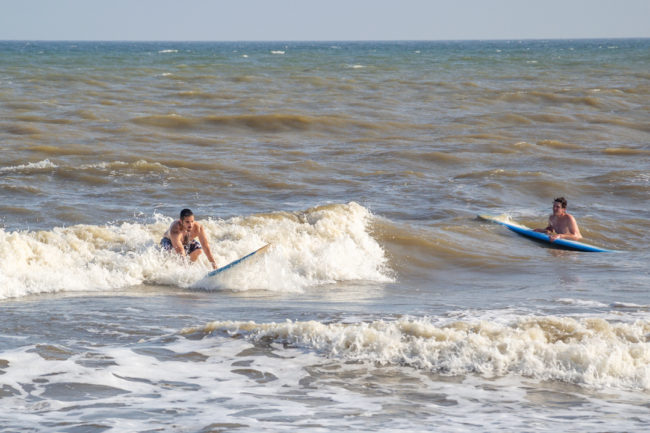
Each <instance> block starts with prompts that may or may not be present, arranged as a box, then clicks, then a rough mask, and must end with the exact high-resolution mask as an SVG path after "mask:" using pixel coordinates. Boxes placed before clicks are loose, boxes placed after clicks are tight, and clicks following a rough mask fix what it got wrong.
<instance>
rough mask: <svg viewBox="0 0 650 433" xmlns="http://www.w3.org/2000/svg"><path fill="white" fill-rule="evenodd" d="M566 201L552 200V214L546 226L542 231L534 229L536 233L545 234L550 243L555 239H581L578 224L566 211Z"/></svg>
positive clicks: (562, 199)
mask: <svg viewBox="0 0 650 433" xmlns="http://www.w3.org/2000/svg"><path fill="white" fill-rule="evenodd" d="M566 206H567V201H566V199H565V198H564V197H558V198H556V199H555V200H553V214H552V215H551V216H549V217H548V226H547V227H546V228H544V229H535V231H536V232H539V233H546V234H547V235H548V237H549V240H550V241H551V242H554V241H555V240H557V239H566V240H568V241H579V240H580V239H582V235H581V234H580V229H579V228H578V223H577V222H576V219H575V218H574V217H573V215H571V214H568V213H567V211H566Z"/></svg>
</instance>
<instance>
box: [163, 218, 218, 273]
mask: <svg viewBox="0 0 650 433" xmlns="http://www.w3.org/2000/svg"><path fill="white" fill-rule="evenodd" d="M197 237H198V238H199V240H198V241H197V240H196V238H197ZM160 246H161V247H163V248H164V249H166V250H168V251H171V250H174V251H176V252H177V253H178V254H180V255H181V256H183V257H189V258H190V261H192V262H195V261H196V260H197V259H198V258H199V256H200V255H201V253H202V252H203V250H205V255H206V257H207V258H208V260H209V261H210V263H211V264H212V268H213V269H217V262H216V261H215V260H214V257H212V251H210V245H209V243H208V237H207V235H206V234H205V229H204V228H203V226H202V225H201V224H199V223H197V222H196V221H194V214H193V213H192V211H191V210H189V209H183V210H182V211H181V215H180V219H178V220H176V221H174V222H173V223H172V225H171V226H169V229H167V231H166V232H165V234H164V235H163V238H162V240H161V241H160Z"/></svg>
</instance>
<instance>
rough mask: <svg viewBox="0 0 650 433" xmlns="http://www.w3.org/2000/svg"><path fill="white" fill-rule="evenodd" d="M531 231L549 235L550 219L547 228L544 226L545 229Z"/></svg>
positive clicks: (550, 229)
mask: <svg viewBox="0 0 650 433" xmlns="http://www.w3.org/2000/svg"><path fill="white" fill-rule="evenodd" d="M533 231H536V232H538V233H546V234H549V233H551V232H552V231H553V223H552V222H551V218H550V217H549V219H548V226H546V228H545V229H535V230H533Z"/></svg>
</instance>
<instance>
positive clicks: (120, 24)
mask: <svg viewBox="0 0 650 433" xmlns="http://www.w3.org/2000/svg"><path fill="white" fill-rule="evenodd" d="M620 37H650V0H444V1H438V0H429V1H426V0H393V1H389V0H227V1H219V0H212V1H209V0H175V1H172V0H0V40H11V39H13V40H15V39H20V40H165V41H174V40H210V41H234V40H238V41H246V40H258V41H261V40H275V41H277V40H282V41H289V40H416V39H417V40H422V39H424V40H455V39H540V38H541V39H548V38H554V39H557V38H620Z"/></svg>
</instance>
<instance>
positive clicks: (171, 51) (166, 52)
mask: <svg viewBox="0 0 650 433" xmlns="http://www.w3.org/2000/svg"><path fill="white" fill-rule="evenodd" d="M177 52H178V50H160V51H158V53H159V54H169V53H177Z"/></svg>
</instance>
